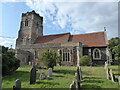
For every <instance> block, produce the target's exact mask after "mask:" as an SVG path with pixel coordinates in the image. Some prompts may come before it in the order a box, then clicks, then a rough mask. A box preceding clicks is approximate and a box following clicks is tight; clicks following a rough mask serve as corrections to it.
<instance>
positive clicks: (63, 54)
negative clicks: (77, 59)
mask: <svg viewBox="0 0 120 90" xmlns="http://www.w3.org/2000/svg"><path fill="white" fill-rule="evenodd" d="M70 51H71V50H69V49H62V50H60V49H59V50H58V53H59V54H60V56H61V57H62V61H70V59H71V56H70Z"/></svg>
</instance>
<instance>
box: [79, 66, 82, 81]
mask: <svg viewBox="0 0 120 90" xmlns="http://www.w3.org/2000/svg"><path fill="white" fill-rule="evenodd" d="M79 73H80V81H82V70H81V67H80V66H79Z"/></svg>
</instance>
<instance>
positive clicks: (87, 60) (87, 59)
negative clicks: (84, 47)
mask: <svg viewBox="0 0 120 90" xmlns="http://www.w3.org/2000/svg"><path fill="white" fill-rule="evenodd" d="M79 63H80V65H83V66H89V65H91V63H92V59H91V57H90V56H87V55H85V56H83V57H82V58H80V62H79Z"/></svg>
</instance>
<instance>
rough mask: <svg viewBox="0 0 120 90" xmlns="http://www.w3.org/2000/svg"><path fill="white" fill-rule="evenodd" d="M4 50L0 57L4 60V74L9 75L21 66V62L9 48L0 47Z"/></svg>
mask: <svg viewBox="0 0 120 90" xmlns="http://www.w3.org/2000/svg"><path fill="white" fill-rule="evenodd" d="M0 47H1V48H2V53H1V54H0V57H1V58H2V74H3V75H7V74H10V73H12V72H14V71H15V70H16V69H18V67H19V66H20V60H19V59H17V58H15V57H14V55H15V52H14V51H13V50H9V49H8V48H7V47H4V46H0Z"/></svg>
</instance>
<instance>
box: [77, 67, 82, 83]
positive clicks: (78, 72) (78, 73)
mask: <svg viewBox="0 0 120 90" xmlns="http://www.w3.org/2000/svg"><path fill="white" fill-rule="evenodd" d="M77 77H78V82H80V81H81V80H80V70H79V67H77Z"/></svg>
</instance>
